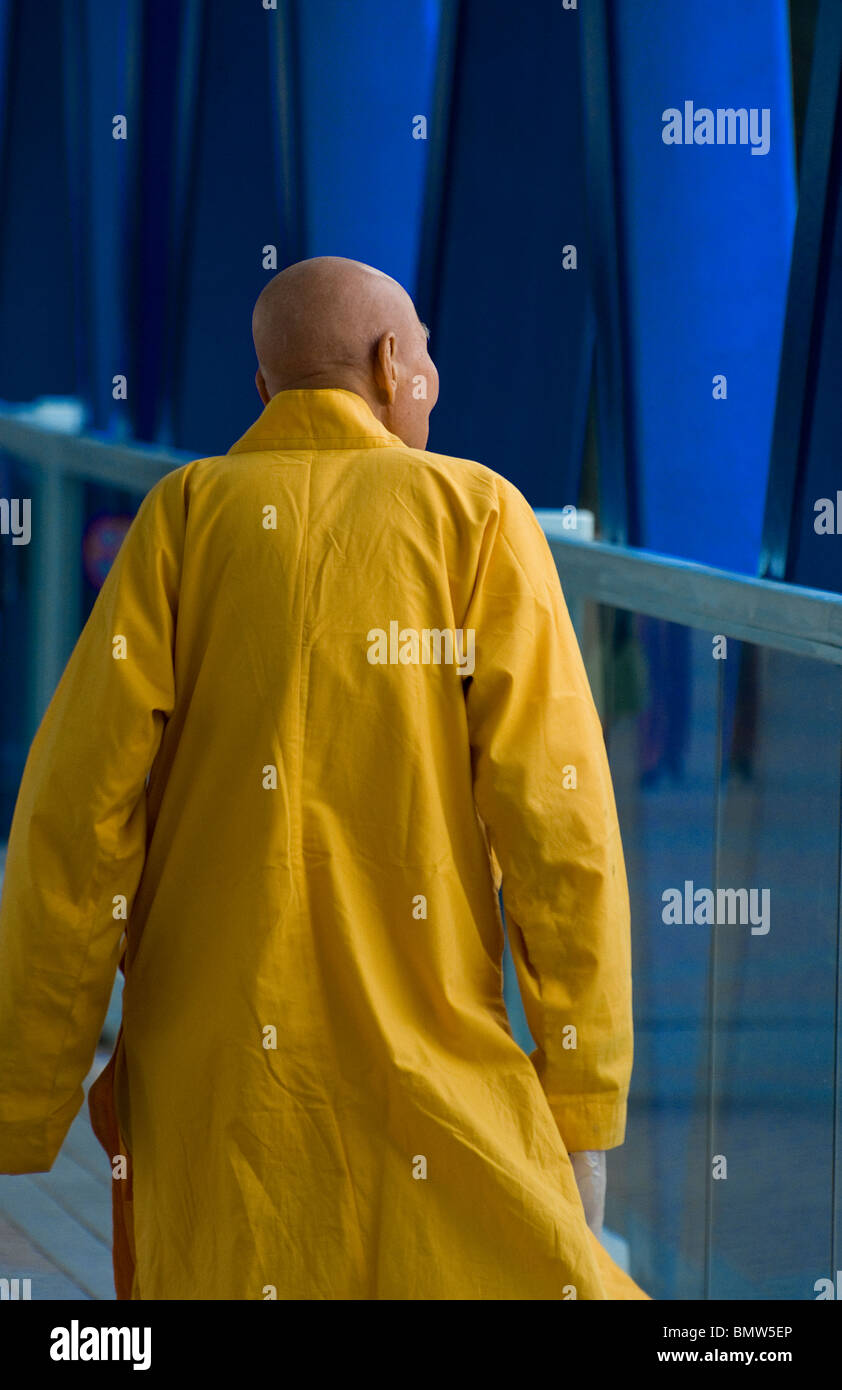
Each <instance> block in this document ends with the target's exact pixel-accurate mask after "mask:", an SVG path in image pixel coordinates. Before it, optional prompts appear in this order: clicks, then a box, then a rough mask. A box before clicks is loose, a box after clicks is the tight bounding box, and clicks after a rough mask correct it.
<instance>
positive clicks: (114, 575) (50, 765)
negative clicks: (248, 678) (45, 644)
mask: <svg viewBox="0 0 842 1390" xmlns="http://www.w3.org/2000/svg"><path fill="white" fill-rule="evenodd" d="M183 471H184V470H183V469H179V470H177V472H178V473H183ZM183 533H184V503H183V493H182V487H181V485H180V483H179V480H178V478H177V477H176V476H175V475H170V476H169V477H167V478H164V479H162V480H161V481H160V482H159V483H157V484H156V485H155V487H154V488H153V489H152V490H151V492H150V493H149V494H148V495H147V496H146V497H145V498H144V500H143V502H142V504H141V506H140V509H139V511H138V513H137V515H136V517H135V518H134V521H133V522H132V525H131V527H130V528H129V531H128V532H127V534H126V536H125V538H124V540H123V543H122V545H121V547H120V550H119V551H118V554H117V556H116V558H115V560H114V563H113V565H112V567H111V569H110V571H109V573H108V575H107V577H106V579H105V583H104V584H103V587H102V589H101V590H100V593H99V595H98V596H97V600H96V603H95V604H94V607H93V610H92V612H91V614H90V617H89V618H88V621H87V623H86V624H85V627H84V628H83V630H82V633H81V635H80V637H79V639H78V641H77V643H76V646H75V648H74V650H73V652H72V654H71V656H70V659H69V661H68V663H67V666H66V668H65V670H64V673H63V675H62V677H61V680H60V682H59V684H58V686H57V688H56V691H55V694H54V695H53V698H52V700H51V702H50V704H49V707H48V709H47V711H46V713H45V715H44V718H43V720H42V721H41V724H40V727H39V729H38V732H37V734H36V736H35V739H34V741H33V743H32V747H31V749H30V752H29V756H28V758H27V761H26V765H25V767H24V772H23V778H22V780H21V784H20V788H19V792H18V798H17V802H16V805H15V812H14V816H13V819H12V827H11V832H10V836H9V844H8V852H7V857H6V867H5V874H4V880H3V890H2V899H0V1172H3V1173H30V1172H46V1171H47V1170H48V1169H50V1168H51V1167H52V1165H53V1163H54V1161H55V1159H56V1156H57V1154H58V1152H59V1149H60V1148H61V1145H62V1143H63V1142H64V1138H65V1135H66V1134H67V1131H68V1129H69V1127H70V1125H71V1123H72V1121H73V1119H74V1117H75V1115H76V1113H77V1112H78V1110H79V1108H80V1106H81V1104H82V1101H83V1099H84V1092H83V1087H82V1083H83V1081H84V1079H85V1077H86V1076H87V1074H88V1072H89V1070H90V1068H91V1065H92V1063H93V1058H94V1053H95V1051H96V1046H97V1042H98V1039H99V1035H100V1031H101V1028H102V1024H103V1021H104V1018H105V1014H106V1012H107V1009H108V1002H109V998H110V995H111V990H112V987H113V984H114V979H115V976H116V972H117V965H118V962H119V959H120V956H121V953H122V945H123V933H124V929H125V925H126V915H127V914H128V913H130V911H131V905H132V901H133V899H134V895H135V892H136V889H137V886H138V883H139V880H140V874H141V871H142V868H143V863H144V858H145V852H146V796H145V792H146V778H147V774H148V773H149V771H150V768H151V765H152V763H153V761H154V758H155V754H156V752H157V750H158V746H159V743H160V739H161V734H162V732H163V728H164V725H165V722H166V719H167V717H168V715H169V714H170V713H171V711H172V709H173V704H174V684H175V682H174V674H173V642H174V634H175V620H176V609H177V595H178V577H179V572H180V564H181V550H182V543H183ZM121 639H122V641H121ZM123 900H124V905H125V912H124V911H123V908H122V906H121V904H122V903H123Z"/></svg>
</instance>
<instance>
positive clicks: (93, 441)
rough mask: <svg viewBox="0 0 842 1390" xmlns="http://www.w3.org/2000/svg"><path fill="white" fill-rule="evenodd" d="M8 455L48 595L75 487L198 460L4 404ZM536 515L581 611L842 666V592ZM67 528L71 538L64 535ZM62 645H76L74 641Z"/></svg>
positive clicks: (142, 484)
mask: <svg viewBox="0 0 842 1390" xmlns="http://www.w3.org/2000/svg"><path fill="white" fill-rule="evenodd" d="M0 450H3V451H5V452H7V453H8V454H10V455H12V456H13V457H15V458H17V459H19V460H20V461H21V462H23V463H25V464H27V465H30V466H33V467H35V468H37V469H38V470H39V471H40V473H41V479H42V483H43V484H44V490H43V504H44V509H45V513H46V515H45V517H44V526H45V529H46V531H47V532H48V534H49V535H50V537H51V544H50V545H49V546H45V551H44V554H45V562H46V565H47V574H46V575H45V581H46V582H45V585H44V588H45V590H48V591H49V590H52V591H53V592H55V589H56V586H57V585H59V584H63V583H64V579H63V577H62V575H61V572H60V567H61V564H62V563H63V562H64V560H65V559H66V557H67V555H68V539H67V530H68V529H73V527H72V524H71V525H70V526H68V523H71V522H72V519H73V517H74V515H75V519H76V521H77V522H80V521H81V516H80V515H79V509H78V505H77V506H76V508H74V507H73V506H68V505H67V497H66V488H67V485H70V486H71V487H72V485H73V484H74V483H82V482H93V483H105V484H108V485H110V486H115V487H119V488H121V489H123V490H124V491H126V492H129V493H132V494H137V495H140V496H142V495H144V494H145V493H146V492H148V490H149V488H150V487H152V486H153V485H154V484H155V483H156V482H157V481H158V480H159V479H160V478H161V477H163V476H164V474H166V473H168V472H169V471H170V470H171V469H173V468H177V467H180V466H181V465H182V464H184V463H187V462H190V461H191V460H192V459H193V458H195V457H196V455H193V454H190V453H188V452H186V451H184V450H178V449H162V448H160V447H158V446H154V445H148V444H142V443H138V442H134V441H131V440H115V439H113V438H108V437H106V436H104V435H96V434H64V433H60V432H58V431H56V430H54V429H49V428H45V427H44V426H43V425H41V424H37V423H35V422H34V421H33V420H32V419H27V418H25V416H24V415H23V414H22V413H21V411H20V409H19V408H18V409H15V408H12V407H9V406H8V405H4V403H0ZM536 515H537V517H538V520H539V521H540V522H541V524H542V526H543V528H544V531H545V534H546V536H547V539H548V541H549V544H550V549H551V551H552V553H553V556H554V558H555V561H556V564H557V566H558V571H559V575H560V577H561V581H562V587H563V589H564V592H565V595H566V598H567V600H568V604H569V605H570V607H571V611H578V610H580V608H581V604H582V602H583V601H584V600H590V601H592V602H596V603H600V604H605V605H607V606H610V607H615V608H621V609H627V610H630V611H632V612H636V613H641V614H645V615H647V616H649V617H654V618H661V619H664V620H666V621H669V622H674V623H680V624H682V625H684V626H686V627H693V628H701V629H703V630H705V631H708V632H711V633H722V634H723V635H725V636H728V637H733V638H736V639H738V640H743V641H747V642H753V643H755V644H757V645H760V646H767V647H775V648H778V649H780V650H784V651H789V652H794V653H797V654H798V655H802V656H811V657H815V658H816V659H818V660H821V661H828V662H831V663H833V664H835V665H842V596H840V595H837V594H831V593H826V592H824V591H823V590H819V589H806V588H801V587H798V586H796V585H792V584H782V583H779V582H777V581H774V580H768V579H755V578H753V577H751V576H749V575H744V574H735V573H731V572H730V571H727V570H719V569H715V568H712V567H710V566H707V565H699V564H695V563H693V562H691V561H688V560H681V559H678V558H676V557H675V556H669V555H660V554H656V553H655V552H652V551H647V550H635V549H630V548H624V547H619V546H614V545H606V544H604V543H602V542H599V541H586V540H582V539H579V538H578V537H574V536H572V535H571V534H570V532H569V531H566V530H565V529H564V526H563V524H562V523H561V521H560V520H559V513H558V512H549V511H548V512H542V511H538V512H537V513H536ZM62 522H63V523H64V526H63V529H64V535H60V534H59V533H60V531H61V530H62ZM58 622H59V619H58V618H57V617H56V616H55V614H54V615H53V616H52V617H51V616H50V615H49V614H48V613H47V612H45V613H44V624H43V631H42V636H43V637H44V638H45V639H49V638H50V636H51V635H52V636H56V635H58V627H57V624H58ZM577 626H578V623H577ZM65 627H67V622H65ZM59 646H60V647H66V640H65V642H64V643H59ZM48 650H49V647H48ZM64 654H65V655H66V653H64ZM48 661H49V658H48ZM50 667H51V670H50V674H49V676H47V677H46V679H45V680H41V681H40V682H39V683H38V684H39V692H38V693H39V697H40V698H39V703H43V697H44V695H45V694H46V693H47V688H48V687H49V685H50V684H51V683H52V682H53V679H54V676H55V669H54V667H55V663H54V662H50Z"/></svg>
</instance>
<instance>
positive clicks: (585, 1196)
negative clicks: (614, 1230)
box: [570, 1149, 605, 1236]
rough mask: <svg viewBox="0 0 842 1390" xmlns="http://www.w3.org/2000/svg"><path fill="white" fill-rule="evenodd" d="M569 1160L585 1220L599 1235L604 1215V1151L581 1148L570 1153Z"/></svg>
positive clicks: (596, 1234) (595, 1233)
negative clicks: (576, 1151)
mask: <svg viewBox="0 0 842 1390" xmlns="http://www.w3.org/2000/svg"><path fill="white" fill-rule="evenodd" d="M570 1162H571V1163H572V1164H573V1176H574V1177H575V1179H576V1186H577V1187H578V1189H579V1196H580V1197H581V1199H582V1206H583V1207H584V1208H585V1220H586V1221H587V1223H588V1225H589V1226H590V1228H591V1230H592V1231H593V1233H594V1235H595V1236H599V1235H601V1234H602V1222H603V1219H604V1217H605V1153H604V1151H603V1150H598V1149H583V1150H581V1152H579V1153H575V1154H570Z"/></svg>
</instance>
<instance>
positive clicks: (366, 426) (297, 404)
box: [228, 386, 406, 454]
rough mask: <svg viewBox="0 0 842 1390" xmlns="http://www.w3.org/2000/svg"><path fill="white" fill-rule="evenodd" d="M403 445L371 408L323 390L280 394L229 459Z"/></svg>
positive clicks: (351, 393)
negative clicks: (271, 451)
mask: <svg viewBox="0 0 842 1390" xmlns="http://www.w3.org/2000/svg"><path fill="white" fill-rule="evenodd" d="M394 445H398V446H399V447H400V448H405V447H406V446H405V445H404V444H403V442H402V441H401V440H400V439H398V437H397V435H394V434H390V433H389V431H388V430H387V429H386V426H385V425H383V424H381V422H380V421H379V420H378V419H377V416H376V415H375V414H374V412H373V411H372V409H371V407H370V406H369V405H368V404H367V402H366V401H364V400H363V398H362V396H358V395H357V394H356V392H354V391H345V390H344V389H342V388H340V387H333V386H331V387H321V388H318V389H316V390H308V391H279V392H278V394H277V395H276V396H273V397H272V399H271V400H270V402H269V404H268V405H267V406H265V407H264V410H263V414H262V415H261V416H259V418H258V419H257V420H255V422H254V424H253V425H252V426H251V428H250V429H247V430H246V432H245V434H244V435H243V436H242V437H241V438H240V439H238V440H237V442H236V444H232V445H231V448H230V449H229V450H228V453H229V454H249V453H260V452H261V451H262V450H266V449H295V450H298V449H306V450H308V451H309V450H311V449H347V448H357V449H370V448H384V447H390V446H394Z"/></svg>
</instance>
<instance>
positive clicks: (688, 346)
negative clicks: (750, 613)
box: [611, 0, 795, 573]
mask: <svg viewBox="0 0 842 1390" xmlns="http://www.w3.org/2000/svg"><path fill="white" fill-rule="evenodd" d="M714 10H715V13H714ZM611 13H612V16H613V37H614V50H615V78H616V83H617V107H616V111H617V129H616V132H615V139H616V147H617V155H618V167H619V171H620V179H619V189H618V197H620V198H621V200H622V203H623V208H624V226H625V230H626V244H625V246H624V248H623V254H624V265H623V272H622V273H623V276H624V280H625V289H626V295H627V302H628V322H629V339H630V341H629V354H630V360H629V364H628V366H629V373H630V397H631V400H632V401H633V402H634V415H635V426H634V428H635V433H636V437H637V445H638V457H639V467H640V477H639V480H638V487H639V504H640V505H639V511H640V516H641V528H642V534H641V535H640V537H639V538H638V543H639V544H641V545H644V546H646V547H648V548H651V549H654V550H659V551H664V552H666V553H667V554H673V555H682V556H684V557H685V558H686V559H690V560H697V561H701V562H704V563H707V564H712V565H719V566H723V567H725V568H728V569H733V570H738V571H741V572H745V573H756V570H757V563H758V558H759V553H760V538H761V530H762V522H763V505H764V499H765V490H766V480H767V473H768V463H769V450H770V443H771V435H772V423H773V417H774V403H775V393H776V388H777V371H778V361H779V355H780V347H781V335H782V329H783V318H784V307H785V300H786V285H787V276H788V269H789V260H790V253H791V246H792V233H793V227H794V218H795V173H794V143H793V126H792V92H791V78H790V69H789V47H788V19H787V7H786V4H785V3H784V0H741V3H740V4H739V5H736V6H724V5H723V6H716V7H712V6H711V5H710V3H709V2H708V0H685V3H684V4H682V6H681V7H680V9H677V8H676V6H675V4H674V3H673V2H672V0H647V4H646V5H643V6H639V5H634V6H629V5H621V6H618V7H616V8H614V9H612V11H611ZM679 20H680V22H677V21H679ZM686 100H692V101H693V103H694V106H695V107H696V108H699V107H702V106H705V107H709V108H711V109H713V110H715V109H716V108H717V107H720V106H721V107H726V108H727V107H746V108H751V107H758V108H762V107H769V108H770V112H771V147H770V150H769V152H768V154H766V155H753V154H751V152H750V147H749V146H747V145H733V146H728V145H695V144H694V145H692V146H685V145H681V146H677V145H667V144H665V143H664V142H663V139H662V130H663V122H662V113H663V111H664V110H666V109H667V108H669V107H675V108H678V109H679V110H681V111H682V112H683V107H684V102H685V101H686ZM719 373H724V375H725V376H726V377H727V382H728V398H727V400H725V401H717V400H714V399H713V394H712V392H713V377H714V375H716V374H719Z"/></svg>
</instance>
